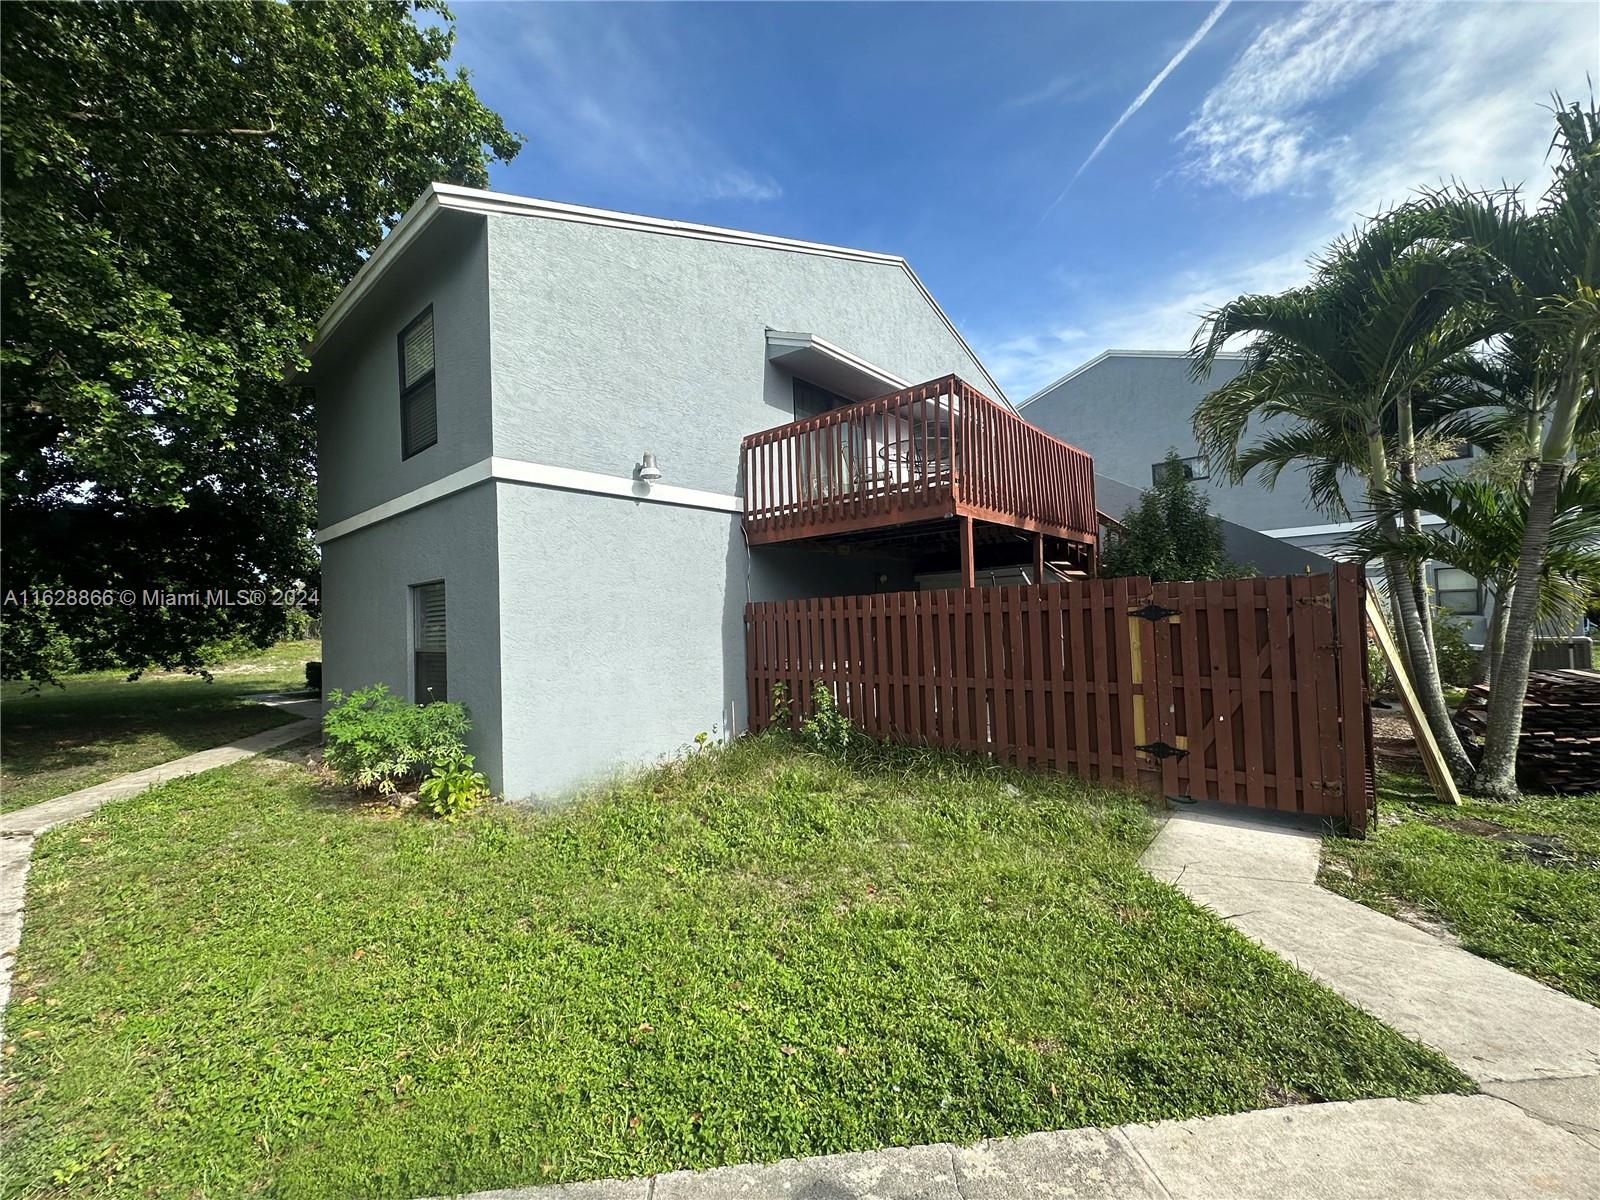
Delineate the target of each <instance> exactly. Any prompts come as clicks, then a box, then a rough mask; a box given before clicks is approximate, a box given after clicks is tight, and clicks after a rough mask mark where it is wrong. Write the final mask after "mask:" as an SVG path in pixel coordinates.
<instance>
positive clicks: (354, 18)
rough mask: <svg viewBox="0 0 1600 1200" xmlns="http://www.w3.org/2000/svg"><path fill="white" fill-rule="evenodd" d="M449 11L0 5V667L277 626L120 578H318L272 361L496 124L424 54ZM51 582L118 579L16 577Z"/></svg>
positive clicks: (483, 168) (300, 428)
mask: <svg viewBox="0 0 1600 1200" xmlns="http://www.w3.org/2000/svg"><path fill="white" fill-rule="evenodd" d="M420 10H431V16H430V17H428V18H427V21H426V22H424V23H419V21H418V19H417V18H418V13H419V11H420ZM435 18H437V20H435ZM448 22H449V12H448V10H446V9H445V8H444V7H443V6H442V5H441V4H439V3H437V2H436V0H419V3H417V4H416V5H415V6H414V7H413V6H412V5H410V4H405V3H398V2H391V3H370V4H309V3H307V4H300V3H295V4H277V3H239V4H177V3H153V4H73V5H64V4H35V3H19V4H12V5H8V6H7V12H6V18H5V21H4V23H3V26H0V56H3V62H4V76H3V80H0V89H3V90H0V100H3V105H0V119H3V128H0V136H3V138H4V142H5V147H6V155H5V159H4V165H3V174H0V185H3V204H4V208H3V218H4V239H3V243H0V255H3V264H0V285H3V287H0V306H3V312H0V318H3V322H4V329H3V349H0V365H3V369H4V372H5V389H4V411H3V417H4V424H5V441H4V450H3V457H0V463H3V481H0V489H3V504H4V520H5V527H6V540H5V548H4V555H5V558H4V566H5V574H6V580H5V587H6V589H7V590H8V591H10V592H11V593H12V597H11V599H12V601H13V602H12V603H8V604H7V605H6V607H5V609H4V618H5V621H4V642H3V648H4V652H5V653H4V673H5V675H6V676H7V677H19V676H32V677H35V678H40V677H48V676H49V675H50V674H51V673H52V670H54V669H60V665H61V664H62V663H63V662H64V661H65V656H66V652H67V650H68V649H70V657H71V658H72V659H74V660H75V661H76V662H77V663H78V664H79V665H83V666H102V665H110V664H121V665H125V666H129V667H132V668H139V667H143V666H146V665H151V664H156V665H163V666H180V665H181V666H189V667H192V666H194V665H196V664H197V663H198V662H199V661H200V657H201V649H202V647H203V646H204V645H205V644H206V643H208V642H211V641H214V640H215V639H216V638H218V637H224V636H237V635H239V634H240V633H243V634H245V635H247V636H249V637H251V638H252V639H253V640H256V641H257V642H263V643H264V642H266V641H269V640H271V638H272V637H274V636H276V634H277V633H278V632H280V631H281V629H282V628H283V616H284V614H283V612H282V610H281V609H275V608H274V607H273V606H272V605H270V604H267V605H260V606H255V605H252V606H248V607H228V606H175V605H163V604H159V603H157V604H145V603H143V602H142V601H143V600H144V598H145V594H146V592H147V591H152V590H153V591H160V592H165V593H188V592H191V591H194V590H197V589H198V590H200V591H201V592H204V591H205V590H207V589H212V588H218V589H223V588H225V589H233V590H235V591H238V590H241V589H252V588H264V589H270V588H272V587H274V586H280V587H288V586H290V585H291V584H293V583H295V582H296V581H301V582H309V581H312V580H314V578H315V575H316V570H317V563H316V558H315V554H314V551H313V550H312V548H311V545H310V541H309V537H308V534H309V530H310V527H311V525H312V522H313V511H312V502H313V494H314V470H315V466H314V453H315V447H314V441H313V432H312V431H313V430H314V427H315V426H314V421H313V416H312V411H311V407H310V401H309V397H308V395H307V394H306V393H305V392H304V391H303V389H300V388H297V387H294V386H292V385H291V384H288V383H285V382H284V377H285V375H286V373H288V372H292V371H293V370H294V369H295V368H297V367H298V366H300V365H301V364H302V363H303V362H304V357H303V347H304V345H305V344H306V342H307V341H308V339H309V337H310V335H311V334H312V332H313V327H314V323H315V321H316V319H317V317H318V316H319V315H320V314H321V312H322V311H323V310H324V309H325V308H326V306H327V305H328V304H329V303H330V302H331V301H332V299H333V297H334V296H335V295H337V293H338V291H339V288H340V287H341V286H342V284H343V283H344V281H345V280H347V279H348V278H349V276H350V275H352V274H353V273H354V272H355V270H356V268H357V267H358V266H359V265H360V263H361V257H362V253H363V250H364V249H365V248H368V247H371V246H373V245H375V244H376V243H377V242H378V241H379V240H380V238H381V237H382V235H383V232H384V230H385V229H386V228H387V227H388V226H390V225H392V224H393V223H394V222H395V221H396V220H397V219H398V218H399V216H400V214H401V213H402V212H403V211H404V210H405V209H406V208H407V207H408V206H409V205H410V204H411V202H412V201H413V200H414V199H415V198H416V196H417V195H418V194H419V193H420V192H421V191H422V189H423V188H424V187H425V186H426V185H427V184H428V183H429V182H430V181H432V180H436V179H438V180H447V181H452V182H457V183H465V184H471V185H477V186H483V185H484V184H486V183H487V178H488V176H487V165H488V163H489V162H490V161H493V160H494V159H495V158H501V159H506V158H510V157H511V156H512V155H513V154H515V153H516V151H517V148H518V144H519V141H518V139H517V138H516V137H515V136H513V135H512V134H510V133H509V132H508V131H507V130H506V128H505V126H504V124H503V123H502V122H501V120H500V118H499V117H497V116H496V115H495V114H494V113H492V112H490V111H489V110H488V109H486V108H485V107H484V106H483V105H482V104H481V103H480V102H479V100H478V98H477V96H476V95H475V94H474V92H473V90H472V87H471V85H470V83H469V81H468V79H467V77H466V74H465V73H464V72H462V71H459V70H458V71H456V72H455V73H451V72H450V71H449V70H448V69H447V66H446V60H447V59H448V58H449V55H450V50H451V45H452V42H453V33H452V32H451V29H450V26H449V23H448ZM57 587H65V588H79V589H106V588H110V589H116V590H119V591H120V590H121V589H131V590H132V592H133V594H134V595H135V596H136V598H137V601H138V602H136V603H134V604H132V605H128V604H125V603H121V602H118V603H114V604H110V605H106V604H92V605H71V606H65V605H58V606H55V607H52V608H49V609H45V608H42V607H40V606H38V605H29V606H27V607H23V606H22V605H21V604H20V602H19V600H20V595H21V592H22V589H50V588H57ZM269 594H270V592H269Z"/></svg>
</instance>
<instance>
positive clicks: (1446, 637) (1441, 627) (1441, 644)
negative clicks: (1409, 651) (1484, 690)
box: [1433, 608, 1478, 687]
mask: <svg viewBox="0 0 1600 1200" xmlns="http://www.w3.org/2000/svg"><path fill="white" fill-rule="evenodd" d="M1433 648H1434V652H1435V653H1436V654H1438V656H1439V678H1440V679H1442V680H1443V681H1444V682H1445V683H1447V684H1449V685H1450V686H1451V687H1470V686H1472V672H1473V670H1474V668H1475V667H1476V666H1477V662H1478V652H1477V651H1476V650H1474V649H1473V648H1472V647H1471V646H1469V645H1467V623H1466V622H1465V621H1462V620H1460V619H1459V618H1457V617H1456V616H1455V615H1454V614H1453V613H1449V612H1446V611H1445V610H1444V609H1442V608H1436V609H1434V610H1433Z"/></svg>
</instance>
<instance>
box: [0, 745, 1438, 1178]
mask: <svg viewBox="0 0 1600 1200" xmlns="http://www.w3.org/2000/svg"><path fill="white" fill-rule="evenodd" d="M881 754H882V756H881V757H879V758H876V759H873V760H871V761H861V762H858V763H856V764H854V765H853V766H851V767H846V766H845V765H843V764H842V763H841V762H840V761H839V760H837V759H833V758H824V757H821V756H818V755H815V754H812V753H809V752H806V751H803V750H801V749H800V748H799V747H798V746H797V745H796V744H795V743H793V742H789V741H787V740H779V739H745V740H743V741H741V742H739V743H738V744H736V745H735V746H734V747H732V748H731V749H727V750H716V751H712V752H710V753H707V754H704V755H700V756H695V757H691V758H689V759H687V760H685V761H683V762H680V763H676V764H671V765H668V766H665V767H662V768H659V769H656V770H653V771H651V772H648V773H645V774H642V775H639V776H635V777H630V778H628V779H625V780H622V781H620V782H618V783H615V784H613V785H610V786H608V787H606V788H603V789H597V790H596V791H595V792H593V793H591V794H589V795H587V796H585V797H583V798H581V799H580V800H579V801H577V802H576V803H575V804H574V805H572V806H571V807H567V808H564V809H561V810H559V811H555V812H546V813H538V812H531V811H526V810H512V809H505V808H496V809H492V810H489V811H486V812H482V813H480V814H477V815H474V816H471V817H468V818H466V819H464V820H462V821H460V822H458V823H456V824H446V823H444V822H441V821H437V820H433V819H429V818H425V817H421V816H417V815H415V814H407V815H397V814H395V813H394V812H393V811H392V810H389V809H387V808H381V807H377V806H371V805H359V804H356V803H354V802H353V801H352V800H351V799H350V798H349V797H346V796H342V795H339V794H337V793H333V792H329V791H325V790H320V789H319V787H318V785H317V783H316V781H315V779H314V778H313V777H312V776H311V775H309V774H308V773H307V772H306V771H305V770H304V769H303V768H301V767H299V766H296V765H293V764H289V763H282V762H272V761H269V760H255V761H252V762H248V763H242V764H239V765H237V766H234V767H230V768H227V769H224V770H219V771H214V772H210V773H208V774H205V775H199V776H194V777H191V778H188V779H184V780H177V781H174V782H172V783H170V784H167V785H164V786H163V787H161V788H159V789H156V790H153V791H151V792H148V793H146V794H144V795H142V796H139V797H136V798H133V799H130V800H127V801H123V802H121V803H118V804H114V805H111V806H108V807H107V808H105V809H103V810H101V812H100V813H98V814H97V815H95V816H94V817H91V818H88V819H85V820H83V821H81V822H78V823H75V824H73V825H71V826H66V827H63V828H61V829H58V830H56V831H54V832H52V833H50V834H48V835H46V837H45V838H43V839H42V840H41V841H40V843H39V844H38V847H37V849H36V851H35V863H34V867H33V871H32V874H31V875H30V876H29V880H28V885H29V901H28V920H27V924H26V926H25V927H24V930H23V939H22V946H21V950H20V954H19V961H18V971H17V977H16V978H17V990H16V992H15V994H14V997H13V1001H12V1005H11V1008H10V1010H9V1012H8V1014H7V1026H6V1038H7V1040H8V1042H9V1043H10V1044H9V1045H8V1047H7V1048H6V1056H5V1059H4V1064H5V1066H4V1075H3V1077H0V1088H3V1089H4V1091H3V1104H0V1113H3V1116H0V1120H3V1121H4V1125H3V1127H0V1129H3V1133H0V1139H3V1148H0V1178H9V1179H10V1180H11V1184H10V1185H9V1186H10V1188H11V1189H12V1191H13V1192H14V1193H16V1194H28V1195H31V1194H33V1192H34V1190H35V1189H37V1190H38V1191H39V1192H40V1193H41V1194H52V1195H53V1194H63V1195H91V1194H92V1195H96V1196H99V1195H119V1196H135V1195H139V1196H143V1195H182V1196H186V1197H189V1196H236V1195H243V1194H250V1193H255V1192H265V1193H271V1194H274V1195H290V1196H296V1197H318V1196H328V1197H345V1196H357V1195H362V1196H365V1195H381V1196H419V1195H429V1194H437V1193H441V1192H450V1191H455V1190H472V1189H478V1188H490V1187H497V1186H506V1185H511V1184H519V1183H521V1184H526V1183H535V1182H552V1181H561V1180H576V1179H589V1178H600V1177H606V1176H627V1175H635V1174H641V1173H648V1172H655V1171H662V1170H666V1169H669V1168H674V1167H681V1166H709V1165H715V1164H722V1163H732V1162H739V1161H745V1160H751V1159H775V1158H779V1157H783V1156H786V1155H807V1154H817V1153H823V1152H827V1151H840V1150H851V1149H864V1148H869V1147H874V1146H882V1145H892V1144H915V1143H923V1142H931V1141H938V1140H941V1139H950V1140H954V1141H967V1140H971V1139H976V1138H980V1137H984V1136H987V1135H995V1134H1007V1133H1018V1132H1022V1131H1025V1130H1035V1129H1048V1128H1057V1127H1065V1126H1076V1125H1083V1124H1094V1123H1105V1124H1111V1123H1116V1122H1125V1121H1132V1120H1151V1119H1155V1118H1159V1117H1185V1116H1191V1115H1194V1114H1197V1113H1219V1112H1229V1111H1235V1110H1241V1109H1251V1108H1258V1107H1262V1106H1265V1105H1271V1104H1276V1103H1284V1102H1291V1101H1295V1100H1300V1099H1323V1098H1327V1099H1335V1098H1338V1099H1342V1098H1347V1097H1357V1096H1372V1095H1396V1094H1418V1093H1430V1092H1438V1091H1449V1090H1467V1089H1468V1088H1469V1087H1470V1085H1469V1084H1468V1083H1467V1081H1466V1080H1465V1079H1464V1078H1463V1077H1462V1076H1461V1075H1460V1074H1458V1073H1457V1072H1456V1071H1455V1070H1454V1069H1453V1068H1452V1067H1450V1066H1449V1065H1448V1064H1447V1063H1446V1062H1445V1061H1444V1060H1443V1059H1441V1058H1440V1057H1438V1056H1437V1055H1435V1054H1434V1053H1432V1052H1431V1051H1428V1050H1425V1049H1423V1048H1422V1047H1421V1046H1419V1045H1417V1044H1415V1043H1412V1042H1409V1041H1407V1040H1405V1039H1403V1038H1401V1037H1400V1036H1399V1035H1398V1034H1396V1033H1394V1032H1393V1031H1391V1030H1389V1029H1388V1028H1386V1027H1385V1026H1383V1025H1381V1024H1379V1023H1378V1022H1377V1021H1375V1020H1373V1019H1372V1018H1371V1017H1368V1016H1366V1015H1364V1014H1362V1013H1361V1012H1359V1011H1357V1010H1356V1009H1355V1008H1353V1007H1351V1006H1350V1005H1348V1004H1346V1003H1345V1002H1344V1001H1342V1000H1341V999H1339V998H1338V997H1337V996H1335V995H1334V994H1333V993H1331V992H1329V991H1326V990H1324V989H1322V988H1321V987H1318V986H1317V985H1315V984H1313V983H1312V982H1311V981H1310V980H1309V979H1307V978H1306V977H1304V976H1302V975H1300V974H1298V973H1296V972H1295V971H1293V970H1292V969H1290V968H1289V967H1288V966H1287V965H1285V964H1284V963H1283V962H1281V961H1280V960H1278V959H1276V958H1274V957H1272V956H1271V955H1269V954H1267V953H1266V952H1264V951H1262V950H1260V949H1259V948H1257V947H1255V946H1254V945H1252V944H1251V943H1249V942H1248V941H1246V940H1245V939H1244V938H1243V937H1241V936H1239V935H1238V934H1236V933H1235V932H1233V931H1232V930H1231V929H1229V928H1228V927H1227V926H1226V925H1224V924H1223V923H1222V922H1221V921H1219V920H1217V919H1216V918H1214V917H1213V916H1211V915H1210V914H1208V913H1206V912H1204V911H1203V910H1201V909H1199V908H1197V907H1195V906H1193V905H1191V904H1190V903H1189V902H1188V901H1186V900H1185V899H1184V898H1182V897H1181V896H1180V895H1179V894H1178V893H1177V892H1176V891H1174V890H1173V889H1171V888H1169V887H1167V886H1165V885H1162V884H1159V883H1156V882H1154V881H1153V880H1151V879H1149V878H1147V877H1146V876H1145V875H1143V874H1142V873H1141V872H1140V871H1139V870H1138V869H1137V867H1136V865H1135V859H1136V857H1137V855H1138V854H1139V852H1140V851H1141V850H1142V848H1143V847H1144V845H1145V844H1146V842H1147V840H1148V839H1149V837H1150V835H1151V833H1152V822H1151V819H1150V817H1149V815H1148V814H1147V813H1146V811H1145V809H1144V808H1143V806H1142V802H1141V801H1140V800H1139V799H1137V798H1135V797H1131V796H1129V795H1127V794H1123V793H1118V792H1113V791H1103V790H1097V789H1095V788H1093V787H1090V786H1088V785H1084V784H1081V783H1076V782H1072V781H1066V780H1059V779H1057V780H1052V779H1047V778H1043V777H1036V776H1028V775H1023V774H1017V773H1012V772H1008V771H1002V770H998V769H994V768H992V767H989V766H986V765H984V764H981V763H978V762H975V761H972V760H964V759H960V758H956V757H951V756H945V755H936V754H919V753H914V752H911V751H888V750H886V751H882V752H881ZM52 1181H57V1182H54V1183H53V1182H52Z"/></svg>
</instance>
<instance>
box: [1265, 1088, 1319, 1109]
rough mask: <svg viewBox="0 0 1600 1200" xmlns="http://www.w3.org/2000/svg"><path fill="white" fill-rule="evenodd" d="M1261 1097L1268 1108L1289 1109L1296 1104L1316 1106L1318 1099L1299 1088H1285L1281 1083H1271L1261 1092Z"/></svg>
mask: <svg viewBox="0 0 1600 1200" xmlns="http://www.w3.org/2000/svg"><path fill="white" fill-rule="evenodd" d="M1261 1097H1262V1099H1263V1100H1265V1101H1266V1104H1265V1105H1264V1107H1266V1108H1287V1107H1289V1106H1290V1105H1294V1104H1315V1103H1316V1102H1317V1098H1316V1097H1315V1096H1311V1095H1307V1094H1306V1093H1305V1092H1302V1091H1300V1090H1299V1089H1298V1088H1292V1087H1284V1086H1283V1085H1282V1084H1279V1083H1269V1084H1267V1086H1266V1087H1265V1088H1263V1089H1262V1091H1261Z"/></svg>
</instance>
